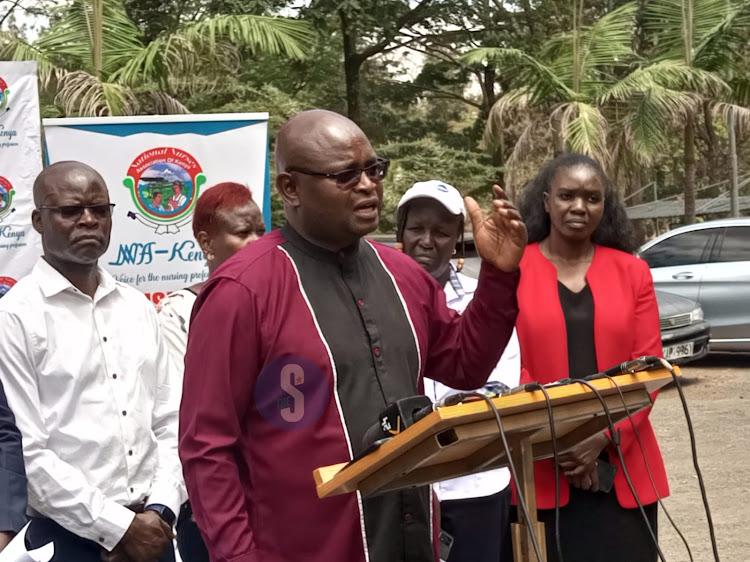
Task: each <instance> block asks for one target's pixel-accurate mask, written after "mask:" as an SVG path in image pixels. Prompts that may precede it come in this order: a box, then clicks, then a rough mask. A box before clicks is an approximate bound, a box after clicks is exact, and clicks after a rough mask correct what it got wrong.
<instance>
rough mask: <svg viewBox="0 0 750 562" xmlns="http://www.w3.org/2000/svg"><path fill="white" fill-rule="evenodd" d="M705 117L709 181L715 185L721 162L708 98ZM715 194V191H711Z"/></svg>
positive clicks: (704, 107)
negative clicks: (718, 156) (718, 157)
mask: <svg viewBox="0 0 750 562" xmlns="http://www.w3.org/2000/svg"><path fill="white" fill-rule="evenodd" d="M703 119H704V121H705V124H706V137H707V138H708V154H707V155H706V160H707V162H706V168H707V169H706V171H707V172H708V183H709V185H714V184H715V183H718V182H719V179H720V178H719V162H718V159H717V156H716V155H717V153H718V150H717V148H718V145H719V138H718V137H717V136H716V129H715V128H714V117H713V114H712V113H711V104H710V103H709V102H708V100H706V101H704V102H703ZM719 191H720V189H719V188H718V187H717V188H716V193H715V195H718V194H719ZM711 195H712V196H713V195H714V192H713V191H712V192H711Z"/></svg>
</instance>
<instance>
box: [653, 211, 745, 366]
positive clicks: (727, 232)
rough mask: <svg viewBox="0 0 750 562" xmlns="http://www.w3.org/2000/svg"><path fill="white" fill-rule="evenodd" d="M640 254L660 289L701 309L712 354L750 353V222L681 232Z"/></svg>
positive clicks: (706, 224)
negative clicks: (709, 329)
mask: <svg viewBox="0 0 750 562" xmlns="http://www.w3.org/2000/svg"><path fill="white" fill-rule="evenodd" d="M638 255H639V256H640V257H641V258H642V259H644V260H645V261H646V262H647V263H648V265H649V267H650V268H651V274H652V275H653V278H654V286H655V287H656V288H657V289H660V290H662V291H667V292H670V293H674V294H677V295H681V296H683V297H686V298H689V299H691V300H694V301H697V302H698V303H699V304H700V305H701V308H702V309H703V313H704V315H705V319H706V321H708V323H709V324H710V325H711V337H710V342H709V348H710V350H711V351H750V218H738V219H722V220H717V221H709V222H703V223H699V224H691V225H688V226H683V227H680V228H676V229H674V230H672V231H670V232H667V233H666V234H662V235H661V236H659V237H657V238H655V239H653V240H651V241H649V242H647V243H646V244H644V245H643V246H642V247H641V249H640V250H639V251H638Z"/></svg>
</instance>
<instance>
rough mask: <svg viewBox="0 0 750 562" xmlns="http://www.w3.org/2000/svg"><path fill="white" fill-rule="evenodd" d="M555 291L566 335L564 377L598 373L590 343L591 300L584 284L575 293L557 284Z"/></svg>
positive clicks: (592, 299)
mask: <svg viewBox="0 0 750 562" xmlns="http://www.w3.org/2000/svg"><path fill="white" fill-rule="evenodd" d="M557 288H558V293H559V295H560V305H561V306H562V310H563V316H565V329H566V331H567V334H568V376H569V377H570V378H571V379H582V378H584V377H587V376H589V375H593V374H594V373H596V372H598V371H599V369H598V368H597V366H596V345H595V343H594V297H593V296H592V295H591V289H590V288H589V286H588V285H586V286H585V287H584V288H583V289H582V290H581V291H580V292H578V293H574V292H573V291H571V290H570V289H568V288H567V287H566V286H565V285H563V284H562V283H561V282H560V281H558V282H557Z"/></svg>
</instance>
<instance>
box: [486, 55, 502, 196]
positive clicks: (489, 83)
mask: <svg viewBox="0 0 750 562" xmlns="http://www.w3.org/2000/svg"><path fill="white" fill-rule="evenodd" d="M495 79H496V73H495V67H494V66H492V65H491V64H490V65H487V66H486V67H485V69H484V76H483V77H482V82H483V85H482V98H483V100H482V113H483V114H484V115H483V116H484V117H485V120H487V119H489V116H490V110H491V109H492V106H494V105H495V102H496V101H497V96H496V95H495ZM492 165H493V166H495V167H496V168H502V167H503V166H505V127H500V128H499V130H498V137H497V145H496V146H495V147H494V148H493V150H492ZM497 181H498V183H499V184H500V185H501V186H503V187H504V186H505V171H504V170H502V169H499V170H498V172H497Z"/></svg>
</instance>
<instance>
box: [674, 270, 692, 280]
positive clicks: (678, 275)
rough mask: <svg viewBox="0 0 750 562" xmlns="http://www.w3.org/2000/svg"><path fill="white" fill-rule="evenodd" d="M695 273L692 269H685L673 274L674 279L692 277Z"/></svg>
mask: <svg viewBox="0 0 750 562" xmlns="http://www.w3.org/2000/svg"><path fill="white" fill-rule="evenodd" d="M692 278H693V274H692V273H691V272H690V271H683V272H681V273H675V274H674V275H672V279H692Z"/></svg>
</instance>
